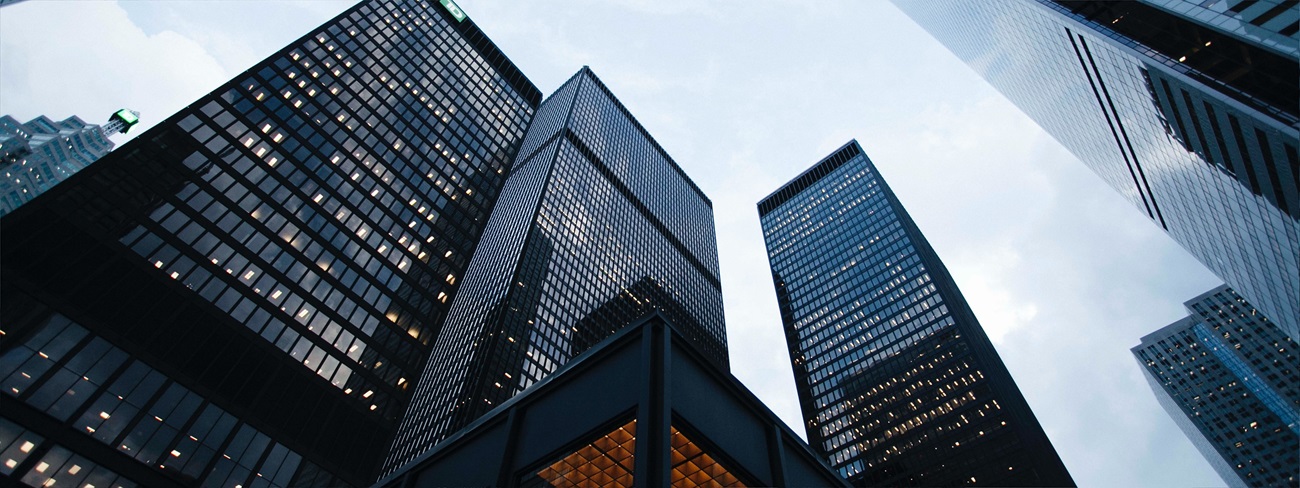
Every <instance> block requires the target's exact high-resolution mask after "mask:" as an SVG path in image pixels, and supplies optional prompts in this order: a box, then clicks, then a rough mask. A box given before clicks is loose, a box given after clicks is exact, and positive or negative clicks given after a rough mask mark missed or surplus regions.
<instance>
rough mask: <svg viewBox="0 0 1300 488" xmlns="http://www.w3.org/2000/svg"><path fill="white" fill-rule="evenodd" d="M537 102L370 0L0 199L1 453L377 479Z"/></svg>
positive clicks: (447, 39) (390, 1)
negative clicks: (42, 182) (54, 180)
mask: <svg viewBox="0 0 1300 488" xmlns="http://www.w3.org/2000/svg"><path fill="white" fill-rule="evenodd" d="M540 101H541V94H540V92H538V91H537V89H536V87H534V86H533V85H532V84H531V83H530V82H529V81H528V80H527V79H526V78H525V77H524V76H523V75H522V74H521V73H520V72H519V71H518V69H516V68H515V66H514V65H513V64H512V63H511V62H510V61H509V60H508V59H507V58H506V57H505V56H504V55H503V54H502V53H501V52H500V51H499V50H497V49H496V47H495V46H494V45H493V44H492V43H491V41H490V40H489V39H487V37H486V36H485V35H484V34H483V32H482V31H480V30H479V29H478V27H477V26H476V25H475V24H474V22H473V20H471V19H468V18H467V17H466V15H465V13H464V12H463V11H461V10H460V9H459V8H456V7H455V4H454V3H452V2H450V1H449V0H443V1H441V2H439V1H432V0H430V1H422V0H370V1H364V2H360V3H359V4H357V5H356V6H354V7H352V8H350V9H348V10H347V11H345V12H344V13H342V14H340V15H339V16H338V17H336V18H334V19H332V20H330V21H329V22H327V23H325V24H324V25H322V26H321V27H319V28H318V29H315V30H313V31H312V32H310V33H308V34H307V35H305V36H304V37H302V38H300V39H299V40H297V41H295V42H294V43H292V44H290V45H289V46H287V47H285V48H283V49H281V50H280V51H278V52H276V53H275V54H273V55H272V56H270V57H269V58H267V59H266V60H264V61H262V62H259V63H257V64H256V65H254V66H253V67H252V68H250V69H249V70H248V71H246V72H244V73H242V74H240V75H239V76H237V77H236V78H234V79H232V80H230V81H229V82H227V83H225V84H223V85H222V86H221V87H219V88H218V89H216V90H215V91H214V92H212V93H211V94H209V95H207V96H204V97H203V98H201V99H199V100H197V101H196V102H195V103H193V104H191V105H190V106H188V107H186V108H184V109H183V110H181V111H180V112H178V113H177V114H175V115H173V116H171V117H170V118H168V119H167V120H166V121H164V122H162V123H161V124H159V125H157V126H155V127H154V128H152V129H151V130H149V131H148V132H145V133H144V134H141V135H140V136H139V137H138V138H137V139H135V140H133V141H131V142H130V143H128V144H126V145H124V146H123V147H121V148H119V149H118V150H116V151H114V152H113V153H111V154H110V155H108V156H107V157H105V158H104V159H102V160H100V161H99V162H98V163H96V164H94V165H92V166H90V167H89V168H87V169H85V170H83V171H81V172H80V173H77V174H75V175H73V176H72V177H70V178H69V179H68V180H67V181H65V182H63V183H62V184H60V185H58V186H57V187H55V188H53V189H51V190H50V191H48V192H46V193H45V194H44V195H43V196H42V197H41V198H39V199H37V200H35V201H33V202H30V203H29V204H27V205H24V206H23V207H22V208H19V209H17V210H16V211H15V212H13V213H11V214H9V215H6V216H5V217H4V218H3V220H0V239H2V240H3V242H2V245H0V253H2V255H0V268H2V271H3V276H4V280H3V282H2V283H0V293H2V294H3V302H2V304H0V317H3V322H2V323H3V334H4V340H3V341H0V379H3V384H2V385H0V386H2V387H3V395H6V396H5V397H4V398H2V399H0V401H3V402H4V404H5V408H4V409H0V417H3V418H4V420H3V421H0V426H3V428H4V429H5V433H6V436H5V437H4V440H5V441H11V442H9V443H8V445H6V446H4V447H0V449H6V450H4V451H3V452H4V453H5V454H4V455H5V456H9V457H7V458H6V459H4V460H3V463H4V464H3V466H4V467H3V468H0V473H2V474H4V475H6V476H9V477H11V478H14V479H16V480H18V481H20V482H22V483H25V484H28V485H32V486H42V485H44V486H48V484H49V483H55V484H57V486H63V485H70V486H81V485H82V484H84V483H89V484H92V485H95V486H110V483H115V484H111V486H118V485H121V486H132V485H137V486H151V487H152V486H183V485H204V486H232V487H233V486H241V485H242V486H343V485H367V484H369V483H371V482H373V480H375V479H376V477H377V475H378V469H379V466H380V463H381V461H382V459H383V455H384V453H385V452H386V450H387V448H388V446H389V445H390V443H391V442H392V437H393V435H394V433H395V432H396V429H397V427H398V420H399V418H400V417H401V415H402V414H403V412H404V411H405V410H406V407H407V404H408V403H409V401H410V399H411V390H412V388H411V387H412V386H414V384H415V383H416V382H417V381H418V380H419V378H420V375H421V372H422V370H423V368H424V363H425V360H426V359H427V357H428V353H429V351H430V347H431V345H432V344H433V342H434V338H435V337H436V336H437V335H438V333H439V331H440V330H441V328H442V324H443V322H444V319H445V317H446V314H447V311H448V309H449V308H450V303H451V302H452V299H453V298H454V297H455V296H456V294H457V291H458V289H459V288H460V279H461V278H462V277H463V276H464V274H465V269H466V267H467V265H468V263H469V260H470V256H471V255H472V254H473V252H474V249H475V246H476V245H477V242H478V238H479V235H480V234H481V232H482V229H483V227H484V225H485V224H486V222H487V219H488V216H489V215H490V212H491V209H492V206H493V204H494V203H495V201H496V196H497V194H498V192H499V191H500V189H501V186H502V185H503V184H504V182H505V178H506V175H507V174H508V173H509V171H510V165H511V162H512V161H513V158H514V156H515V151H516V150H517V148H518V146H519V143H520V142H521V141H522V139H523V136H524V133H525V131H526V129H527V126H528V124H529V122H530V121H531V119H532V115H533V111H534V109H535V108H536V106H537V105H538V103H540ZM11 433H12V434H13V435H12V436H10V435H9V434H11ZM13 439H17V440H13ZM92 477H93V480H94V481H87V480H91V479H92ZM113 480H117V481H115V482H114V481H113Z"/></svg>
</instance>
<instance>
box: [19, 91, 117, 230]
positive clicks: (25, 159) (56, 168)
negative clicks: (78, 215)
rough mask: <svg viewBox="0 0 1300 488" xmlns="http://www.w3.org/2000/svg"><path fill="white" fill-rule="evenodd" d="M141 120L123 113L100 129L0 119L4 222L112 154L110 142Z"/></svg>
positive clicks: (72, 121) (73, 121) (77, 122)
mask: <svg viewBox="0 0 1300 488" xmlns="http://www.w3.org/2000/svg"><path fill="white" fill-rule="evenodd" d="M139 115H140V113H139V112H134V111H131V110H126V109H122V110H119V111H117V112H115V113H114V114H113V115H112V117H110V118H109V121H108V123H106V124H104V125H103V126H102V127H101V126H98V125H94V124H87V123H85V122H84V121H82V120H81V118H80V117H76V116H73V117H68V118H66V119H64V120H61V121H58V122H55V121H53V120H50V118H49V117H46V116H44V115H42V116H40V117H37V118H35V119H32V120H30V121H28V122H27V123H26V124H21V123H19V122H18V120H16V119H14V118H13V117H11V116H8V115H6V116H4V117H0V176H3V178H4V179H3V180H0V216H4V215H5V214H7V213H9V212H12V211H13V210H14V209H15V208H18V206H19V205H22V204H24V203H27V202H29V201H31V199H33V198H36V196H37V195H40V194H41V193H44V192H45V190H49V189H50V187H52V186H54V185H57V184H58V183H59V182H60V181H63V180H65V179H67V178H68V177H69V176H71V175H72V174H73V173H76V172H77V171H81V169H82V168H85V167H86V166H87V165H89V164H90V163H93V162H95V161H96V160H98V159H99V158H101V157H104V155H105V154H108V151H110V150H112V149H113V141H111V140H109V136H111V135H113V134H116V133H119V132H121V133H125V132H126V131H127V130H130V128H131V126H133V125H135V124H136V123H137V122H138V121H139V120H140V119H139Z"/></svg>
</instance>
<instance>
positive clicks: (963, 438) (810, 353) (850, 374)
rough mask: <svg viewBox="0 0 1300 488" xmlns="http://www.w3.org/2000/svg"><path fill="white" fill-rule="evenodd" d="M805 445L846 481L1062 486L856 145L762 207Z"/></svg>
mask: <svg viewBox="0 0 1300 488" xmlns="http://www.w3.org/2000/svg"><path fill="white" fill-rule="evenodd" d="M758 209H759V215H760V218H761V221H762V225H763V238H764V240H765V241H766V243H767V251H768V259H769V260H770V262H771V265H772V279H773V281H774V282H775V285H776V293H777V301H778V304H779V305H780V308H781V321H782V323H783V324H784V327H785V333H786V341H787V343H788V345H789V350H790V359H791V363H792V366H793V368H794V376H795V388H796V391H797V392H798V395H799V405H800V407H801V408H802V410H803V417H804V420H805V422H806V423H805V425H804V428H805V430H806V431H807V434H808V443H809V444H810V445H811V446H812V447H813V449H814V450H816V451H817V452H818V453H820V454H822V455H823V456H825V458H826V459H827V461H828V462H829V463H830V464H831V466H832V467H834V468H836V469H838V470H839V473H840V474H841V475H843V476H844V477H845V478H848V479H849V481H850V482H852V483H853V484H854V485H855V486H955V485H965V484H970V485H987V486H1067V485H1073V480H1072V479H1071V477H1070V475H1069V473H1068V472H1067V471H1066V469H1065V466H1064V465H1063V464H1062V463H1061V460H1060V457H1059V456H1057V454H1056V450H1055V449H1054V448H1053V447H1052V444H1051V442H1050V441H1049V440H1048V438H1047V435H1046V434H1045V433H1044V432H1043V429H1042V427H1041V426H1040V425H1039V423H1038V420H1037V419H1036V418H1035V417H1034V414H1033V412H1032V411H1030V409H1029V405H1028V404H1026V402H1025V399H1024V397H1023V396H1022V395H1021V393H1020V390H1019V388H1017V387H1016V384H1015V382H1014V381H1013V380H1012V378H1011V375H1010V373H1008V372H1007V369H1006V367H1005V366H1004V365H1003V364H1002V360H1001V359H1000V358H999V357H998V354H997V351H996V350H995V349H994V348H993V344H992V343H990V342H989V339H988V336H987V335H986V334H985V333H984V330H983V329H982V328H981V327H980V324H979V322H978V321H977V320H976V319H975V316H974V314H973V313H972V312H971V310H970V307H969V306H968V305H967V304H966V300H965V299H964V298H963V297H962V295H961V292H960V291H959V290H958V289H957V286H956V283H954V282H953V279H952V277H951V276H950V275H949V274H948V271H947V269H946V268H945V267H944V266H943V263H942V262H941V261H940V260H939V257H938V256H937V255H935V253H934V250H933V249H932V248H931V247H930V245H929V243H928V242H927V241H926V240H925V236H923V235H922V234H921V231H920V230H919V229H917V227H916V224H915V223H913V222H912V219H911V218H910V217H909V216H908V214H907V211H906V210H904V209H903V206H902V204H901V203H899V201H898V198H897V197H896V196H894V194H893V192H892V191H890V189H889V186H888V185H886V184H885V182H884V180H882V179H881V177H880V174H879V173H877V172H876V168H875V166H874V165H873V164H872V163H871V160H870V159H868V158H867V156H866V154H864V153H863V152H862V148H861V147H859V146H858V143H857V142H856V141H852V142H850V143H848V144H846V145H844V146H843V147H842V148H840V149H839V150H837V151H835V152H834V153H833V154H831V155H830V156H828V157H826V158H825V159H823V160H821V161H820V162H818V163H817V164H816V165H814V166H813V167H812V168H810V169H809V170H807V171H805V172H804V173H803V174H801V175H799V176H798V177H796V178H795V179H794V180H792V181H791V182H789V183H787V184H786V185H785V186H783V187H781V188H780V189H779V190H777V191H776V192H774V193H772V194H771V195H770V196H768V197H767V198H766V199H764V200H763V201H762V202H760V203H759V204H758Z"/></svg>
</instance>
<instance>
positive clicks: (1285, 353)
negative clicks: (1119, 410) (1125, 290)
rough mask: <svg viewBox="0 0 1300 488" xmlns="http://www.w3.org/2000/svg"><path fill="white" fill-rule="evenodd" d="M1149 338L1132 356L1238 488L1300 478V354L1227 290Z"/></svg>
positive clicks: (1193, 305) (1191, 306)
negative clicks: (1239, 487)
mask: <svg viewBox="0 0 1300 488" xmlns="http://www.w3.org/2000/svg"><path fill="white" fill-rule="evenodd" d="M1186 306H1187V310H1188V312H1190V315H1189V316H1188V317H1186V318H1183V319H1181V320H1179V321H1177V322H1174V323H1172V324H1170V325H1168V326H1165V327H1164V328H1162V329H1160V330H1158V331H1155V332H1153V333H1151V334H1149V335H1147V336H1146V337H1143V338H1142V342H1141V343H1140V344H1138V345H1137V346H1135V347H1134V348H1133V355H1134V356H1135V357H1136V358H1137V360H1138V363H1139V364H1141V366H1142V372H1143V373H1145V374H1144V376H1145V377H1146V379H1147V382H1148V383H1150V384H1151V389H1152V391H1154V392H1155V394H1156V399H1157V400H1159V401H1160V405H1161V406H1163V407H1164V408H1165V411H1167V412H1169V416H1170V417H1171V418H1173V419H1174V423H1176V424H1178V427H1179V428H1181V429H1182V430H1183V433H1184V434H1186V435H1187V438H1188V439H1190V440H1191V441H1192V444H1194V445H1195V446H1196V448H1197V449H1198V450H1200V451H1201V454H1202V455H1203V456H1205V459H1206V460H1207V461H1209V462H1210V465H1211V466H1213V467H1214V470H1215V471H1216V472H1218V473H1219V476H1220V477H1222V478H1223V481H1224V482H1225V483H1227V484H1228V485H1230V486H1234V487H1237V486H1241V487H1245V486H1295V485H1296V484H1297V481H1300V448H1297V446H1300V354H1298V353H1297V352H1296V349H1295V346H1296V343H1295V341H1293V340H1291V338H1290V337H1287V335H1286V334H1284V333H1282V331H1281V330H1279V329H1278V328H1277V327H1276V326H1275V325H1274V324H1273V323H1272V322H1271V321H1270V320H1269V319H1268V317H1266V316H1264V315H1263V314H1261V313H1259V311H1258V310H1256V309H1255V307H1253V306H1251V305H1250V303H1249V302H1247V301H1246V300H1244V299H1242V298H1241V296H1239V295H1237V293H1236V292H1234V291H1233V290H1232V288H1229V287H1228V286H1226V285H1225V286H1220V287H1218V288H1215V289H1213V290H1210V291H1208V292H1205V293H1204V294H1202V295H1201V296H1198V297H1196V298H1193V299H1191V300H1189V301H1188V302H1187V303H1186Z"/></svg>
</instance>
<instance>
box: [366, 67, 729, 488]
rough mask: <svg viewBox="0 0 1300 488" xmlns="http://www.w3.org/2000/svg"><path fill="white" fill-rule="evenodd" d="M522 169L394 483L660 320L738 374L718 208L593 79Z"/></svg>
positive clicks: (582, 74)
mask: <svg viewBox="0 0 1300 488" xmlns="http://www.w3.org/2000/svg"><path fill="white" fill-rule="evenodd" d="M514 168H515V169H514V172H513V173H511V175H510V178H509V179H508V180H507V181H506V184H505V188H504V189H503V190H502V192H501V199H500V203H498V204H497V206H496V209H495V210H494V211H493V213H492V218H491V219H490V220H489V221H488V225H487V229H486V230H485V231H484V234H483V242H482V244H481V245H480V246H479V248H478V251H477V252H476V253H475V254H474V259H473V260H472V261H471V263H470V268H469V274H468V275H467V276H466V277H465V284H464V287H463V288H462V293H461V294H460V296H459V297H457V299H456V301H455V302H454V303H453V305H452V310H451V313H450V316H449V318H448V320H447V327H446V329H445V330H446V333H444V334H442V335H440V336H438V339H437V342H436V344H435V345H434V352H433V356H432V359H431V360H430V361H429V364H428V366H427V367H426V369H425V374H424V379H423V380H422V381H421V383H420V384H419V386H418V387H417V388H416V394H415V400H414V402H413V404H412V408H411V410H410V412H409V413H408V414H407V416H406V418H405V419H404V420H403V421H402V428H401V429H400V431H399V433H398V436H397V440H396V442H395V443H394V447H393V452H392V454H391V455H390V457H389V459H388V461H386V463H385V469H384V472H385V474H387V473H391V472H392V470H394V469H396V468H398V467H400V466H401V465H402V464H404V463H406V462H407V461H409V460H411V459H412V458H414V457H415V456H417V455H419V454H420V453H421V452H424V451H426V450H428V449H429V448H431V447H433V445H435V444H436V443H438V442H440V441H442V440H443V439H445V438H446V437H447V436H448V435H450V434H452V433H454V432H456V431H458V430H460V429H461V428H463V427H465V426H466V425H468V424H469V423H470V422H473V421H474V420H475V419H477V418H479V417H481V416H482V415H483V414H485V413H487V412H488V411H490V410H492V409H493V408H495V407H496V406H499V405H501V404H502V403H503V402H505V401H506V400H508V399H510V398H511V397H513V396H514V395H515V394H516V393H518V392H520V391H523V390H524V389H526V388H528V387H529V386H530V385H532V384H534V383H536V382H538V381H540V380H541V379H542V378H545V377H546V376H547V375H549V374H551V373H552V372H554V371H555V370H556V368H558V367H560V366H561V365H563V364H564V363H566V362H567V361H569V360H570V359H571V358H573V357H574V356H575V355H577V354H579V353H581V352H583V350H585V349H586V348H588V347H590V346H591V345H593V344H595V343H597V342H599V341H600V340H601V339H603V338H605V337H607V336H609V335H610V334H612V333H613V332H615V331H617V330H618V329H621V328H622V327H623V326H625V325H627V324H629V323H631V322H632V321H634V320H636V319H638V318H640V317H641V316H642V315H644V314H645V313H647V312H649V311H651V310H659V311H661V312H662V313H663V314H664V316H665V317H667V318H668V319H669V320H671V321H672V322H673V323H674V324H677V326H678V327H679V328H680V329H681V330H682V331H683V335H684V336H685V337H686V338H687V339H689V340H691V341H692V342H693V343H694V344H695V346H696V347H697V348H699V350H700V351H701V352H702V353H704V354H705V355H706V356H708V357H709V358H710V359H711V360H712V361H714V362H715V365H717V366H719V367H721V368H722V369H724V370H725V369H726V367H727V349H726V344H727V340H726V331H725V330H724V327H723V317H722V294H721V289H720V287H719V281H718V253H717V242H716V238H715V234H714V228H713V208H712V203H710V201H709V199H708V198H707V197H705V196H704V194H703V193H702V192H701V191H700V189H699V188H698V187H696V186H695V184H694V183H692V182H691V180H690V179H689V178H687V177H686V174H685V173H683V172H682V170H681V168H680V167H678V166H677V164H676V163H675V162H674V161H673V160H672V158H670V157H669V156H668V154H667V153H666V152H664V150H663V148H661V147H659V145H658V143H656V142H655V141H654V139H653V138H651V137H650V135H649V134H648V133H646V131H645V129H644V128H642V127H641V125H640V124H639V123H637V121H636V119H634V118H632V116H631V114H629V113H628V112H627V109H625V108H624V107H623V105H622V104H621V103H619V101H618V100H617V99H616V98H614V95H613V94H611V93H610V91H609V90H608V89H607V88H606V87H605V85H604V83H602V82H601V81H600V80H599V79H598V78H596V76H595V75H594V74H593V73H592V72H591V70H589V69H587V68H583V69H582V70H581V71H579V72H578V74H576V75H574V76H573V77H572V78H571V79H569V81H567V82H566V83H565V84H564V85H563V86H561V87H560V88H559V89H558V90H556V92H555V93H554V94H552V95H551V96H550V97H549V98H547V100H546V101H545V102H543V103H542V105H541V107H540V108H539V109H538V111H537V116H536V118H535V119H534V121H533V124H532V126H531V127H530V128H529V130H528V135H527V136H526V137H525V139H524V143H523V145H522V147H521V149H520V150H519V156H518V157H517V158H516V159H515V164H514Z"/></svg>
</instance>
